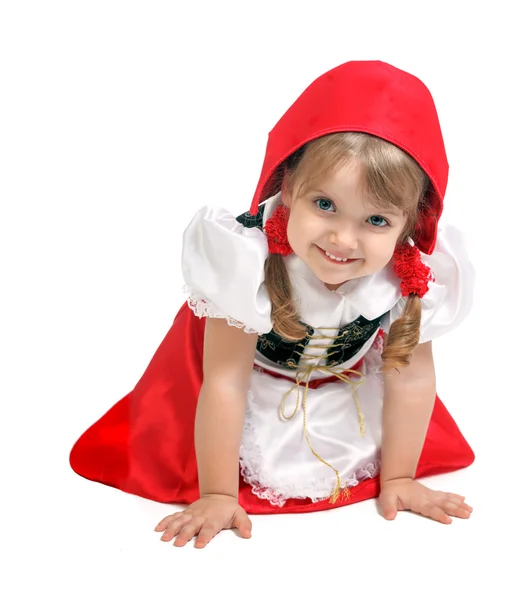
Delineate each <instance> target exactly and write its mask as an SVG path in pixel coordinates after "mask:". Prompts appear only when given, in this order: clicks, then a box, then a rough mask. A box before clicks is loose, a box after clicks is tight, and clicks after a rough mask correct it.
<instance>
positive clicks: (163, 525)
mask: <svg viewBox="0 0 524 600" xmlns="http://www.w3.org/2000/svg"><path fill="white" fill-rule="evenodd" d="M184 514H186V511H180V512H176V513H173V514H172V515H168V516H167V517H164V518H163V519H162V520H161V521H160V523H159V524H158V525H157V526H156V527H155V531H163V530H164V529H166V527H167V526H168V525H169V523H171V522H172V521H173V519H178V518H180V517H181V516H182V515H184Z"/></svg>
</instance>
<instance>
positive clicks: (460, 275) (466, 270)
mask: <svg viewBox="0 0 524 600" xmlns="http://www.w3.org/2000/svg"><path fill="white" fill-rule="evenodd" d="M421 259H422V261H423V262H424V263H425V264H426V265H428V266H429V267H430V269H431V270H432V272H433V275H434V276H435V281H432V282H430V283H429V289H428V292H427V293H426V295H425V296H424V297H423V298H421V303H422V315H421V324H420V343H421V344H422V343H424V342H428V341H430V340H433V339H435V338H437V337H439V336H441V335H444V334H445V333H447V332H448V331H451V330H452V329H454V328H455V327H457V326H458V325H459V324H460V323H461V322H462V321H463V320H464V319H465V317H466V316H467V314H468V313H469V311H470V309H471V305H472V301H473V286H474V282H475V272H474V269H473V266H472V264H471V263H470V261H469V258H468V256H467V252H466V249H465V246H464V241H463V238H462V234H461V233H460V231H458V230H457V229H455V228H454V227H451V226H449V225H448V226H446V227H442V228H440V229H439V232H438V238H437V244H436V246H435V250H434V252H433V254H431V255H427V254H422V253H421ZM406 300H407V298H405V297H401V298H400V299H399V300H398V302H397V303H396V304H395V306H393V308H392V309H391V310H390V311H389V312H388V313H387V314H386V315H384V316H383V317H382V319H381V327H382V328H383V329H384V331H385V332H386V333H389V328H390V326H391V323H392V322H393V321H395V319H397V318H398V317H400V316H401V315H402V311H403V310H404V306H405V304H406Z"/></svg>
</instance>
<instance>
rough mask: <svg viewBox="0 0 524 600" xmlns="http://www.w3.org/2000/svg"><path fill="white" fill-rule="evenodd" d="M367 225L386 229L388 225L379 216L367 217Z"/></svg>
mask: <svg viewBox="0 0 524 600" xmlns="http://www.w3.org/2000/svg"><path fill="white" fill-rule="evenodd" d="M368 223H370V224H371V225H373V226H374V227H387V226H388V225H389V223H388V221H386V219H384V217H381V216H379V215H373V216H371V217H369V219H368Z"/></svg>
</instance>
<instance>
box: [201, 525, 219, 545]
mask: <svg viewBox="0 0 524 600" xmlns="http://www.w3.org/2000/svg"><path fill="white" fill-rule="evenodd" d="M220 529H221V528H220V527H218V526H217V525H214V524H213V525H212V524H210V523H207V524H206V525H204V526H203V527H202V529H201V530H200V533H199V534H198V537H197V539H196V542H195V548H205V547H206V546H207V545H208V544H209V542H210V541H211V540H212V539H213V538H214V537H215V536H216V535H217V533H218V532H219V531H220Z"/></svg>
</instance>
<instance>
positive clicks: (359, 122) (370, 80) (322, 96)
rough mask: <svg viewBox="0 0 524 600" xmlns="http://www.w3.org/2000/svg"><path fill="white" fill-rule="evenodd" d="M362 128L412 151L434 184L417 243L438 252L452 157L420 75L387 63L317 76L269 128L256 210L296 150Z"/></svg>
mask: <svg viewBox="0 0 524 600" xmlns="http://www.w3.org/2000/svg"><path fill="white" fill-rule="evenodd" d="M337 131H360V132H364V133H370V134H373V135H375V136H377V137H380V138H382V139H384V140H386V141H388V142H391V143H393V144H395V145H396V146H398V147H399V148H401V149H402V150H404V151H405V152H406V153H408V154H409V155H411V156H412V157H413V158H414V159H415V160H416V161H417V162H418V164H419V165H420V166H421V167H422V168H423V169H424V171H425V172H426V173H427V175H428V177H429V178H430V180H431V183H432V184H433V189H430V191H429V192H428V195H427V201H428V207H429V208H428V210H427V211H425V212H424V214H422V215H421V217H420V219H419V222H418V223H417V228H416V232H415V234H414V241H415V243H416V245H417V246H418V248H419V249H420V250H421V251H422V252H424V253H426V254H431V253H432V252H433V249H434V248H435V242H436V235H437V226H438V220H439V218H440V215H441V214H442V208H443V200H444V194H445V191H446V185H447V181H448V161H447V158H446V150H445V148H444V141H443V139H442V132H441V130H440V124H439V120H438V115H437V111H436V108H435V104H434V102H433V98H432V97H431V94H430V92H429V90H428V89H427V87H426V86H425V85H424V84H423V83H422V82H421V81H420V80H419V79H417V78H416V77H414V76H413V75H410V74H409V73H406V72H405V71H401V70H400V69H397V68H396V67H393V66H391V65H388V64H387V63H384V62H381V61H351V62H347V63H344V64H342V65H340V66H338V67H335V68H334V69H331V70H330V71H328V72H327V73H324V74H323V75H321V76H320V77H318V79H316V80H315V81H314V82H313V83H312V84H311V85H310V86H309V87H308V88H307V89H306V90H305V91H304V92H303V93H302V94H301V95H300V96H299V97H298V99H297V100H296V101H295V102H294V103H293V104H292V105H291V107H290V108H289V109H288V110H287V111H286V113H285V114H284V115H283V116H282V118H281V119H280V120H279V121H278V123H277V124H276V125H275V127H274V128H273V129H272V130H271V132H270V134H269V139H268V143H267V148H266V155H265V158H264V164H263V167H262V173H261V175H260V179H259V182H258V185H257V189H256V192H255V195H254V197H253V202H252V203H251V209H250V212H251V213H252V214H256V213H257V210H258V205H259V204H260V202H262V201H263V200H266V199H267V198H269V197H270V196H273V195H274V194H276V193H277V192H278V191H279V183H278V178H276V177H275V175H276V174H277V169H278V167H279V165H280V164H281V163H282V162H283V161H284V160H285V159H286V158H287V157H288V156H290V155H291V154H293V152H295V150H297V149H298V148H300V147H301V146H303V145H304V144H306V143H307V142H309V141H311V140H314V139H316V138H318V137H321V136H323V135H326V134H328V133H335V132H337Z"/></svg>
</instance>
